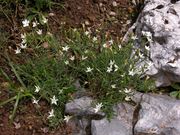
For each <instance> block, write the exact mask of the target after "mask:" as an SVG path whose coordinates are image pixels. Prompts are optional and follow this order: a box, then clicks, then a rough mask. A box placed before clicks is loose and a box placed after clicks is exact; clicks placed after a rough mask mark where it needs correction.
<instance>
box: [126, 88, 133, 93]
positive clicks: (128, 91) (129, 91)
mask: <svg viewBox="0 0 180 135" xmlns="http://www.w3.org/2000/svg"><path fill="white" fill-rule="evenodd" d="M124 92H125V93H131V92H132V90H131V89H127V88H125V89H124Z"/></svg>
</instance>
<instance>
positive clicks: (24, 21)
mask: <svg viewBox="0 0 180 135" xmlns="http://www.w3.org/2000/svg"><path fill="white" fill-rule="evenodd" d="M29 23H30V22H29V20H27V19H25V20H23V21H22V24H23V27H27V26H29Z"/></svg>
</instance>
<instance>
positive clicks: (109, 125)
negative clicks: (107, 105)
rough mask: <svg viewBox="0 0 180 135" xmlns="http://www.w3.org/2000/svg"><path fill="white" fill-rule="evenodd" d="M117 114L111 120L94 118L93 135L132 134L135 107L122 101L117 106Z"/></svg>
mask: <svg viewBox="0 0 180 135" xmlns="http://www.w3.org/2000/svg"><path fill="white" fill-rule="evenodd" d="M114 110H115V113H116V116H114V117H113V119H111V120H110V121H108V120H107V119H106V118H104V119H102V120H92V122H91V132H92V135H132V119H133V110H134V107H133V106H132V105H129V104H127V103H120V104H118V105H117V106H116V107H115V108H114Z"/></svg>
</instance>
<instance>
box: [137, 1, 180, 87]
mask: <svg viewBox="0 0 180 135" xmlns="http://www.w3.org/2000/svg"><path fill="white" fill-rule="evenodd" d="M142 31H143V32H146V33H149V34H150V35H149V37H147V39H149V41H150V42H149V44H148V45H149V47H150V56H149V60H150V61H151V62H152V63H153V65H151V66H150V67H149V71H148V72H147V74H148V75H150V76H153V77H154V78H155V80H156V86H158V87H159V86H168V85H170V84H171V83H173V82H180V1H179V0H145V6H144V9H143V10H142V12H141V14H140V17H139V19H138V21H137V26H136V35H137V36H138V40H137V44H136V46H137V47H140V48H141V47H142V44H141V43H142V42H141V41H142V40H141V39H142V37H144V36H143V32H142Z"/></svg>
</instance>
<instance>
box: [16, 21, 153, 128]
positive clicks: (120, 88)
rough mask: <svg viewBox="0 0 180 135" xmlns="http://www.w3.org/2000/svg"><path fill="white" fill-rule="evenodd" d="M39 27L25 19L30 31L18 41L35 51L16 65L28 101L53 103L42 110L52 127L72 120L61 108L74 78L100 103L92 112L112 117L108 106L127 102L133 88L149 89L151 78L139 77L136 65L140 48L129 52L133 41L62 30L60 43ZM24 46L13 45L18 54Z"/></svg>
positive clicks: (69, 96)
mask: <svg viewBox="0 0 180 135" xmlns="http://www.w3.org/2000/svg"><path fill="white" fill-rule="evenodd" d="M42 21H43V23H47V21H48V20H47V19H45V18H43V20H42ZM38 25H40V24H39V23H38V22H37V21H33V22H28V21H27V20H26V21H25V22H23V27H30V26H32V28H33V29H34V30H33V31H32V32H30V33H23V34H22V35H21V38H22V44H23V46H26V47H27V46H29V47H32V48H33V49H34V50H35V51H36V52H37V55H36V56H34V57H33V58H29V59H27V61H26V64H25V65H16V66H17V67H18V68H17V72H18V74H19V76H21V77H22V82H25V85H26V87H27V89H28V90H29V91H30V93H32V95H33V96H32V103H33V104H34V105H39V102H40V100H46V101H47V102H48V103H49V105H50V106H51V108H50V109H49V112H47V114H46V115H47V119H48V120H49V122H50V125H52V126H54V125H57V124H58V123H59V122H61V121H64V122H68V121H69V120H70V119H71V118H72V116H69V115H67V114H65V113H64V106H65V104H66V102H67V101H68V100H69V99H72V98H73V93H75V92H76V91H78V89H77V88H76V87H75V86H74V83H75V82H76V80H79V81H80V82H81V87H84V88H85V89H87V91H89V93H92V95H93V97H94V98H95V99H96V100H97V101H98V103H97V104H96V105H95V107H94V112H95V113H98V112H99V111H104V112H105V113H106V114H107V116H108V117H110V116H112V106H113V105H114V104H116V103H118V102H120V101H124V100H125V101H128V102H129V101H131V96H132V94H133V92H134V91H135V90H139V91H149V90H151V89H152V86H153V81H151V80H149V79H147V80H145V81H144V80H143V77H144V76H143V75H142V74H143V73H144V71H145V70H146V69H145V68H146V67H138V68H137V67H136V63H137V62H138V61H139V59H142V60H143V59H144V56H142V54H141V55H140V52H139V51H138V50H137V51H135V54H137V56H136V55H135V56H134V57H132V56H131V53H132V50H133V47H132V45H133V44H132V42H129V43H127V44H126V45H119V44H117V43H116V42H115V41H114V40H113V39H110V40H109V39H107V40H102V39H99V37H98V36H97V37H96V36H94V35H93V36H91V33H92V32H91V31H84V30H77V29H76V30H69V31H65V32H66V34H65V35H66V37H65V38H66V40H65V41H62V42H59V41H57V40H56V39H55V38H54V36H53V35H52V34H45V33H44V31H43V29H38V28H37V27H38ZM42 25H43V24H42ZM104 39H106V38H104ZM45 43H46V44H48V45H47V46H48V47H46V46H45V45H44V44H45ZM26 47H22V46H21V48H17V50H16V54H19V53H20V52H21V49H24V48H26ZM19 55H20V54H19ZM149 66H150V64H149Z"/></svg>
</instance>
